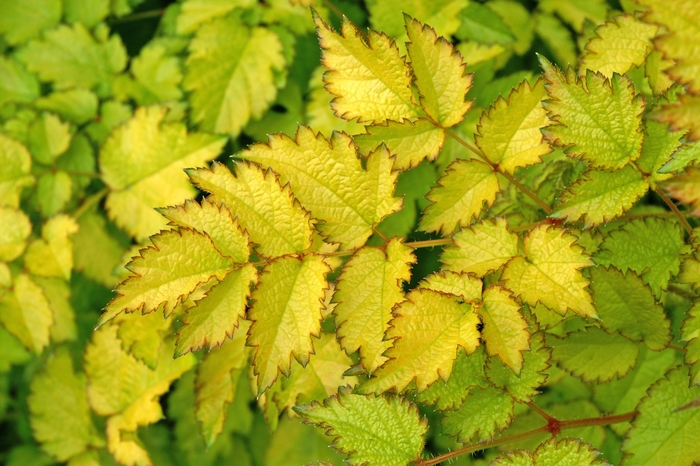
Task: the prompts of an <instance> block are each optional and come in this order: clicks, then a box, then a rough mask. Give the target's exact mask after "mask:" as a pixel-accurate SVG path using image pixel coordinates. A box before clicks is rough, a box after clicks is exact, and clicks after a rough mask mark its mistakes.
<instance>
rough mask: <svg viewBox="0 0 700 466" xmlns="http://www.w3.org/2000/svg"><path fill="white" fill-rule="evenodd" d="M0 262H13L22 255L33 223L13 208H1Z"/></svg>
mask: <svg viewBox="0 0 700 466" xmlns="http://www.w3.org/2000/svg"><path fill="white" fill-rule="evenodd" d="M0 225H3V228H2V229H0V261H3V262H11V261H13V260H15V259H17V258H18V257H19V256H21V255H22V253H23V252H24V249H25V248H26V247H27V238H29V235H30V234H31V233H32V223H31V221H30V220H29V217H27V215H26V214H25V213H24V212H23V211H21V210H19V209H13V208H11V207H0Z"/></svg>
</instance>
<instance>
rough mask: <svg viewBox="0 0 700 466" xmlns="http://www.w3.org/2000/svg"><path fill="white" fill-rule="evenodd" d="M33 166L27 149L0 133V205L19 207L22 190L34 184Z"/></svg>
mask: <svg viewBox="0 0 700 466" xmlns="http://www.w3.org/2000/svg"><path fill="white" fill-rule="evenodd" d="M31 166H32V157H31V155H30V154H29V151H28V150H27V148H26V147H24V145H22V143H20V142H19V141H16V140H14V139H11V138H9V137H7V136H5V135H4V134H2V133H0V205H7V206H10V207H19V197H20V194H21V192H22V189H23V188H24V187H25V186H31V185H32V184H34V177H33V176H32V175H30V173H29V172H30V170H31Z"/></svg>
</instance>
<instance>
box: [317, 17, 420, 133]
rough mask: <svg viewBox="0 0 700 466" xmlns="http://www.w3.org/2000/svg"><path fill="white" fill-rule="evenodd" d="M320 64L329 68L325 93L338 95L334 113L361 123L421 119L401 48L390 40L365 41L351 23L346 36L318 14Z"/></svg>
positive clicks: (375, 36)
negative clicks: (336, 31)
mask: <svg viewBox="0 0 700 466" xmlns="http://www.w3.org/2000/svg"><path fill="white" fill-rule="evenodd" d="M314 21H315V22H316V26H317V31H318V37H319V42H320V44H321V48H322V49H323V53H322V57H321V61H322V63H323V65H324V66H325V67H326V68H327V69H328V72H327V73H326V74H325V76H324V81H325V82H326V90H327V91H328V92H330V93H331V94H333V95H334V96H336V98H335V99H333V101H332V102H331V106H332V107H333V110H334V112H335V114H336V115H337V116H339V117H341V118H343V119H345V120H353V119H355V118H357V119H358V120H357V121H358V122H359V123H364V122H373V123H381V122H384V121H385V120H395V121H401V120H402V119H404V118H414V117H417V116H419V115H418V113H417V108H416V105H415V104H414V102H413V93H412V91H411V79H410V77H409V76H410V75H409V70H408V68H407V66H406V63H405V62H404V60H403V59H402V58H401V57H399V49H398V48H397V47H396V44H394V42H393V41H392V40H391V39H390V38H389V37H388V36H386V35H384V34H382V33H378V32H376V31H370V32H369V34H368V36H367V39H366V41H365V40H363V39H362V38H361V34H360V31H359V30H358V29H357V28H356V27H355V25H353V24H352V23H351V22H350V21H348V20H347V19H344V20H343V23H342V25H341V34H337V33H335V32H334V31H333V30H332V29H330V27H329V26H328V25H327V24H326V23H325V22H324V21H323V20H322V19H321V18H320V17H319V16H318V14H315V16H314Z"/></svg>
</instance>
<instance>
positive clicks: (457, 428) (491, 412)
mask: <svg viewBox="0 0 700 466" xmlns="http://www.w3.org/2000/svg"><path fill="white" fill-rule="evenodd" d="M514 415H515V411H514V405H513V398H511V397H510V396H509V395H508V394H507V393H506V392H504V391H503V390H501V389H500V388H496V387H492V386H489V387H486V388H479V387H472V388H471V389H469V394H468V395H467V397H466V399H465V400H464V403H462V406H460V407H459V408H458V409H456V410H455V411H448V412H447V413H446V414H445V417H444V418H443V420H442V428H443V431H444V432H445V433H446V434H447V435H451V436H455V437H457V441H458V442H460V443H468V442H470V441H471V440H472V439H474V440H476V441H485V440H490V439H492V438H493V437H494V436H495V435H496V434H497V433H498V432H500V431H502V430H503V429H505V428H506V427H508V425H509V424H510V423H511V421H512V420H513V416H514Z"/></svg>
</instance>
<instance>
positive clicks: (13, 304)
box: [0, 274, 54, 354]
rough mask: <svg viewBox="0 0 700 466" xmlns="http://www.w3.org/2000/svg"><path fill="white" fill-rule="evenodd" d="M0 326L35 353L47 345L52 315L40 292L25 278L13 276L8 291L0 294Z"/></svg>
mask: <svg viewBox="0 0 700 466" xmlns="http://www.w3.org/2000/svg"><path fill="white" fill-rule="evenodd" d="M0 323H2V325H4V326H5V328H6V329H7V331H8V332H10V333H11V334H12V335H14V336H15V337H16V338H17V339H18V340H19V341H20V342H21V343H22V344H23V345H24V346H25V348H27V349H29V350H30V351H33V352H34V353H35V354H39V353H41V351H42V350H43V349H44V347H45V346H46V345H47V344H48V343H49V330H50V328H51V326H52V325H53V323H54V316H53V312H51V307H50V306H49V302H48V301H47V299H46V296H45V295H44V293H43V291H42V290H41V288H39V286H38V285H37V284H36V283H35V282H34V281H33V280H32V279H31V277H30V276H29V275H26V274H21V275H18V276H16V277H14V281H13V283H12V290H11V291H5V292H3V294H2V295H0Z"/></svg>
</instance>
